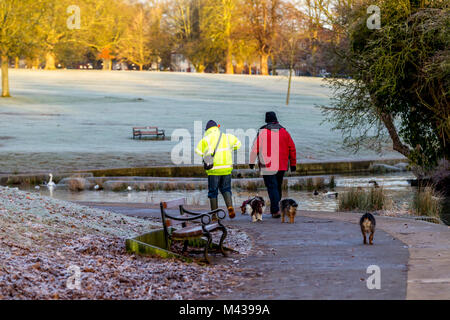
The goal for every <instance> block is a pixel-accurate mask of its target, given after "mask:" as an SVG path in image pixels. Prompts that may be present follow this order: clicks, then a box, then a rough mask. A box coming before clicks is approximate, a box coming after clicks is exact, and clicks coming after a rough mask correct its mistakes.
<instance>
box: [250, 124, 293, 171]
mask: <svg viewBox="0 0 450 320" xmlns="http://www.w3.org/2000/svg"><path fill="white" fill-rule="evenodd" d="M256 159H258V163H259V165H260V167H262V168H264V169H265V170H266V171H287V169H288V162H290V164H289V165H290V166H291V167H293V166H296V165H297V151H296V150H295V144H294V141H292V138H291V135H290V134H289V132H287V130H286V129H285V128H283V127H282V126H281V125H280V124H279V123H277V122H274V123H269V124H267V125H265V126H263V127H261V129H260V130H259V132H258V136H257V138H256V140H255V142H254V143H253V147H252V151H251V153H250V164H255V162H256Z"/></svg>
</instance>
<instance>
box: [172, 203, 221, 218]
mask: <svg viewBox="0 0 450 320" xmlns="http://www.w3.org/2000/svg"><path fill="white" fill-rule="evenodd" d="M180 209H181V211H182V212H183V213H187V214H189V215H192V216H199V215H204V214H207V215H209V216H212V215H213V214H216V213H217V218H219V220H223V219H225V217H226V216H227V214H226V212H225V210H223V209H215V210H213V211H209V212H194V211H189V210H186V209H185V208H184V207H183V206H180ZM220 212H222V213H223V215H221V214H219V213H220Z"/></svg>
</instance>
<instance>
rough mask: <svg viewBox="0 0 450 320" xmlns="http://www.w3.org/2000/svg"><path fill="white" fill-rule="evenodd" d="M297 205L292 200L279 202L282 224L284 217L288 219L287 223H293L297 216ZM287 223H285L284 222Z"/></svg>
mask: <svg viewBox="0 0 450 320" xmlns="http://www.w3.org/2000/svg"><path fill="white" fill-rule="evenodd" d="M297 208H298V204H297V202H295V201H294V200H292V199H283V200H281V201H280V209H281V223H284V221H285V218H286V216H288V217H289V223H294V219H295V215H296V214H297ZM286 222H287V221H286Z"/></svg>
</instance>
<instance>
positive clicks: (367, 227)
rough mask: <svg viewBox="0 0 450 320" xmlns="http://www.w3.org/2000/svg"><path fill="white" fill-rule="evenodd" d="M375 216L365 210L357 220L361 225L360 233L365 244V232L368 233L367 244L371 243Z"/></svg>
mask: <svg viewBox="0 0 450 320" xmlns="http://www.w3.org/2000/svg"><path fill="white" fill-rule="evenodd" d="M376 224H377V223H376V221H375V217H374V216H373V215H372V214H371V213H369V212H367V213H365V214H364V215H363V216H362V217H361V219H360V220H359V225H360V227H361V233H362V235H363V243H364V244H367V238H366V234H370V235H369V244H373V235H374V234H375V226H376Z"/></svg>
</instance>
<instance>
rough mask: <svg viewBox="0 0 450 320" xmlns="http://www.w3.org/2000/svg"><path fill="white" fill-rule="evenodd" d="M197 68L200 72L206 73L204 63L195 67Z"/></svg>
mask: <svg viewBox="0 0 450 320" xmlns="http://www.w3.org/2000/svg"><path fill="white" fill-rule="evenodd" d="M195 69H196V70H197V72H198V73H204V72H205V69H206V67H205V66H204V65H202V64H200V65H198V66H197V67H195Z"/></svg>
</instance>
